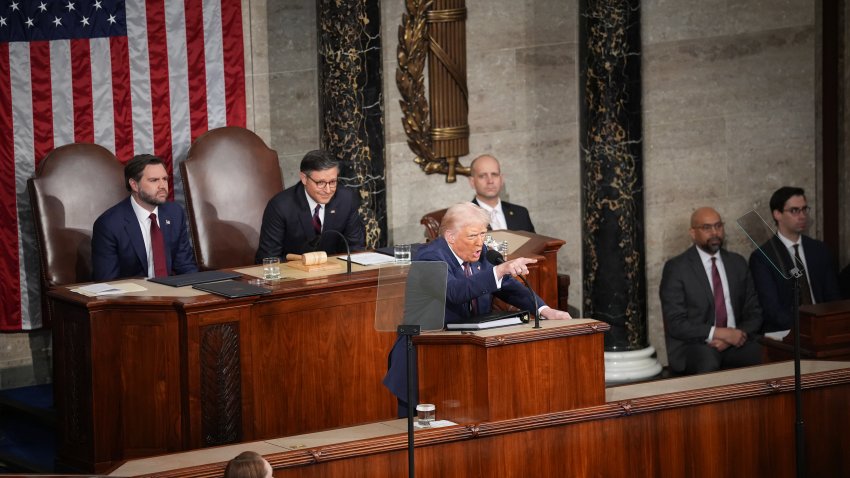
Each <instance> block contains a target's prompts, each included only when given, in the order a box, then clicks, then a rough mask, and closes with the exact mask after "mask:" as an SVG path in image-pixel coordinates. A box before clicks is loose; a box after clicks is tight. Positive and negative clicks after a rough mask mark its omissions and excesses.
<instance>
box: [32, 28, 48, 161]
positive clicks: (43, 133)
mask: <svg viewBox="0 0 850 478" xmlns="http://www.w3.org/2000/svg"><path fill="white" fill-rule="evenodd" d="M30 59H31V61H32V65H31V66H32V67H31V68H30V73H31V78H32V80H31V81H32V84H33V85H39V87H38V88H33V89H32V109H33V111H37V112H38V114H37V115H35V116H34V117H33V123H34V124H33V151H34V152H35V153H34V158H35V164H36V165H38V164H39V163H40V162H41V160H42V159H44V156H45V155H47V153H48V152H49V151H50V150H52V149H53V110H52V108H51V106H52V104H53V98H52V95H51V87H50V43H49V42H46V41H34V42H32V43H30Z"/></svg>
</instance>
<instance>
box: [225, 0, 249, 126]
mask: <svg viewBox="0 0 850 478" xmlns="http://www.w3.org/2000/svg"><path fill="white" fill-rule="evenodd" d="M221 17H222V19H223V22H224V23H223V24H222V28H221V30H220V31H225V32H232V34H229V35H224V37H223V38H224V47H223V50H224V51H223V55H224V57H223V58H222V60H221V61H220V62H219V65H220V66H222V67H223V68H224V78H225V83H226V85H225V90H226V91H228V92H230V94H229V95H227V96H225V95H222V96H221V97H222V98H226V99H227V125H235V126H241V125H244V124H245V121H246V115H247V113H246V111H245V109H246V103H245V47H244V45H243V40H242V8H241V5H240V4H239V2H223V3H222V5H221ZM237 32H238V35H237V34H236V33H237Z"/></svg>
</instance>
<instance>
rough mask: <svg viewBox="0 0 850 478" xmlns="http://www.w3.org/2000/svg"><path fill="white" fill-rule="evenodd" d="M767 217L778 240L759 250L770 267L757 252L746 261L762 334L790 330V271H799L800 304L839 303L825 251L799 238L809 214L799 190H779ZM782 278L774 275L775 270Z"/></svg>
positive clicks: (833, 267)
mask: <svg viewBox="0 0 850 478" xmlns="http://www.w3.org/2000/svg"><path fill="white" fill-rule="evenodd" d="M770 211H771V213H772V214H773V221H774V223H775V224H776V227H777V234H776V235H775V236H774V237H773V238H772V239H771V240H770V241H768V242H767V243H765V244H762V245H761V249H762V251H764V253H766V254H767V255H768V256H769V257H770V261H768V259H767V258H766V257H765V256H764V254H762V252H760V251H758V250H756V251H753V253H752V254H751V255H750V270H751V271H752V274H753V281H755V285H756V290H757V291H758V295H759V302H761V306H762V309H764V312H763V315H764V325H763V327H762V330H763V331H764V332H776V331H783V330H789V329H790V328H791V326H792V325H793V324H792V322H793V319H792V317H793V312H794V311H793V305H794V293H793V292H794V280H793V279H786V278H785V277H783V275H782V274H785V275H786V276H787V275H789V271H790V270H791V269H793V268H794V267H797V269H799V270H800V272H801V273H802V276H801V277H800V296H799V303H800V304H819V303H821V302H830V301H833V300H838V299H840V298H841V294H840V292H839V290H838V277H837V274H836V265H835V262H833V260H832V257H831V255H830V253H829V250H828V249H827V248H826V245H825V244H824V243H823V242H821V241H818V240H816V239H812V238H811V237H809V236H806V235H804V234H803V232H805V231H806V228H807V227H808V219H809V213H810V211H811V208H809V206H808V204H807V202H806V193H805V191H803V189H802V188H795V187H788V186H785V187H781V188H779V189H777V190H776V192H774V193H773V196H771V198H770ZM771 262H772V263H773V264H774V265H776V266H777V267H779V269H781V270H782V273H780V272H779V271H777V270H776V267H774V265H772V264H771Z"/></svg>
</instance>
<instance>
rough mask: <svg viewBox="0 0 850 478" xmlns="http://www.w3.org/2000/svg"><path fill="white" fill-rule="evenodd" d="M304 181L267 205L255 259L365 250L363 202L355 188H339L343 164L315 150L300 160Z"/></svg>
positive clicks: (329, 154) (325, 152) (324, 152)
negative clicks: (359, 210) (330, 232)
mask: <svg viewBox="0 0 850 478" xmlns="http://www.w3.org/2000/svg"><path fill="white" fill-rule="evenodd" d="M300 176H301V182H299V183H297V184H296V185H295V186H292V187H289V188H287V189H286V190H284V191H282V192H280V193H278V194H276V195H275V196H274V197H273V198H271V200H270V201H269V203H268V205H266V210H265V212H264V213H263V225H262V227H261V229H260V245H259V248H258V249H257V254H256V257H255V259H256V261H257V262H258V263H259V262H262V260H263V258H266V257H280V258H285V257H286V255H287V254H302V253H304V252H312V251H325V252H327V253H328V254H339V253H343V252H345V242H344V241H343V240H342V238H341V237H340V236H339V235H337V234H323V233H324V232H327V231H337V232H339V233H341V234H342V235H343V236H345V238H346V240H347V241H348V245H349V247H350V248H351V250H352V251H353V250H359V249H363V248H365V246H366V234H365V231H364V229H363V222H362V221H361V220H360V216H359V215H358V214H357V209H358V207H360V199H359V198H358V197H357V194H356V191H355V190H354V189H352V188H346V187H343V188H338V187H337V185H338V181H339V179H338V177H339V163H338V162H337V161H336V159H334V157H333V156H332V155H331V153H329V152H327V151H320V150H316V151H310V152H309V153H307V154H306V155H305V156H304V159H302V160H301V173H300Z"/></svg>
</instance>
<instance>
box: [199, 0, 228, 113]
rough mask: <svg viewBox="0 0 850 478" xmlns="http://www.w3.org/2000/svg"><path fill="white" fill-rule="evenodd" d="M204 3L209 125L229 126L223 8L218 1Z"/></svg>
mask: <svg viewBox="0 0 850 478" xmlns="http://www.w3.org/2000/svg"><path fill="white" fill-rule="evenodd" d="M203 1H204V45H205V46H204V58H205V59H206V73H207V115H208V119H207V124H208V125H209V127H210V128H217V127H219V126H226V125H227V116H226V113H227V110H226V103H225V102H224V101H223V100H224V98H225V90H224V68H223V67H222V65H221V62H222V61H224V51H223V48H224V47H223V46H222V23H221V7H220V3H219V2H218V1H217V0H203Z"/></svg>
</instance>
